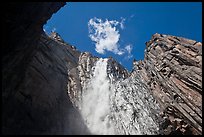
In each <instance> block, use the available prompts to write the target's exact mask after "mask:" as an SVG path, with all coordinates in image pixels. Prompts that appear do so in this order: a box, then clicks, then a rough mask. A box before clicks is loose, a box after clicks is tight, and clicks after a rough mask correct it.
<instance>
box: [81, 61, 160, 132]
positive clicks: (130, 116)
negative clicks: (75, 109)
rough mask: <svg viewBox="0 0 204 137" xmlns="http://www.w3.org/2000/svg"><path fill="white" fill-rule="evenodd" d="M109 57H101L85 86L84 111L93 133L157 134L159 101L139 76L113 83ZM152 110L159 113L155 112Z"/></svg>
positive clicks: (88, 125)
mask: <svg viewBox="0 0 204 137" xmlns="http://www.w3.org/2000/svg"><path fill="white" fill-rule="evenodd" d="M107 61H108V59H102V58H100V59H99V60H98V61H97V62H96V64H95V66H94V67H93V68H94V69H93V76H91V78H90V80H89V81H88V84H87V86H86V87H83V89H84V91H83V97H82V107H81V112H82V116H83V118H84V120H85V123H86V125H87V127H88V128H89V130H90V132H91V133H92V134H101V135H107V134H157V133H158V123H157V122H156V121H155V119H154V118H153V117H156V114H155V113H157V112H158V111H157V109H158V104H157V103H156V102H154V99H153V97H152V96H151V95H150V94H149V91H148V90H147V89H146V88H145V86H144V85H142V83H141V81H140V80H139V78H134V77H129V78H127V79H125V80H122V79H121V80H118V81H116V82H115V83H112V84H111V82H110V79H111V78H108V75H109V74H107ZM152 110H153V111H154V112H155V113H152Z"/></svg>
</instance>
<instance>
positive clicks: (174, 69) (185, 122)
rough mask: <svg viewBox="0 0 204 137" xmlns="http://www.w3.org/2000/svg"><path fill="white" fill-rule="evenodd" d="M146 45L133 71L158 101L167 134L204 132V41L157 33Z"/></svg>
mask: <svg viewBox="0 0 204 137" xmlns="http://www.w3.org/2000/svg"><path fill="white" fill-rule="evenodd" d="M146 46H147V47H146V51H145V59H144V61H135V62H134V63H133V64H134V70H133V72H134V73H137V74H138V75H139V76H140V77H141V78H142V79H143V81H144V82H145V83H146V85H148V88H149V89H150V91H151V92H152V93H153V95H154V97H155V98H156V100H157V101H158V102H159V104H160V106H161V108H162V112H161V116H162V117H163V120H164V123H163V126H162V127H161V128H163V129H164V131H163V132H164V134H201V132H202V43H200V42H196V41H194V40H190V39H185V38H181V37H175V36H170V35H160V34H154V35H153V36H152V39H151V40H150V41H149V42H147V43H146ZM134 73H132V74H133V75H134Z"/></svg>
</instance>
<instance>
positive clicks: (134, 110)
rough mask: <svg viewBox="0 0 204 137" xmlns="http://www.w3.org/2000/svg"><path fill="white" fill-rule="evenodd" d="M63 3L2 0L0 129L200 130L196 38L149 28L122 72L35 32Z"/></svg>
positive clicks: (116, 65) (38, 131) (109, 61)
mask: <svg viewBox="0 0 204 137" xmlns="http://www.w3.org/2000/svg"><path fill="white" fill-rule="evenodd" d="M64 4H65V3H56V2H55V3H47V2H45V3H21V4H17V3H7V4H6V5H5V7H6V10H5V14H4V16H3V18H4V23H5V26H6V27H5V34H6V35H5V36H6V37H5V39H4V41H3V42H4V44H3V54H2V74H3V77H2V133H3V134H202V126H201V125H202V43H200V42H196V41H194V40H190V39H185V38H181V37H176V36H170V35H162V34H154V35H153V36H152V38H151V40H150V41H149V42H147V43H146V50H145V59H144V60H143V61H136V60H135V61H134V62H133V70H132V71H131V72H128V71H127V70H126V69H125V68H124V67H123V66H122V65H121V64H119V63H118V62H117V61H116V60H114V59H113V58H105V59H102V58H99V57H95V56H92V55H91V53H88V52H84V53H81V52H80V51H78V50H77V49H76V47H74V46H72V45H69V44H67V43H66V42H65V41H64V40H63V39H62V38H61V37H60V35H59V34H57V33H56V32H53V33H52V34H51V35H50V36H48V35H46V34H45V33H44V32H43V31H42V26H43V24H44V23H45V22H46V20H48V19H49V18H50V17H51V15H52V14H53V13H55V12H56V11H57V10H59V8H60V7H62V6H63V5H64ZM11 9H12V10H11ZM25 13H26V14H25ZM6 32H7V33H6ZM76 46H77V45H76Z"/></svg>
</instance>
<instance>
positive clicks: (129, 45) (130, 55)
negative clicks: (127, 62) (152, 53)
mask: <svg viewBox="0 0 204 137" xmlns="http://www.w3.org/2000/svg"><path fill="white" fill-rule="evenodd" d="M125 49H126V50H127V52H128V56H127V58H128V59H130V58H132V57H133V55H132V53H131V52H132V45H131V44H128V45H126V46H125Z"/></svg>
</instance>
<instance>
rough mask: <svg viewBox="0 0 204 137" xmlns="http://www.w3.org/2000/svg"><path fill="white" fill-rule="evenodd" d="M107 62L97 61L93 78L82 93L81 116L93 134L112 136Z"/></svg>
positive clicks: (104, 60) (103, 60) (105, 60)
mask: <svg viewBox="0 0 204 137" xmlns="http://www.w3.org/2000/svg"><path fill="white" fill-rule="evenodd" d="M107 60H108V59H99V60H98V61H97V63H96V65H95V70H94V72H93V78H92V79H91V81H90V84H88V87H87V90H86V91H84V92H85V93H84V95H83V103H82V115H83V117H84V119H85V121H86V123H87V126H88V128H89V129H90V131H91V132H92V133H93V134H114V126H113V123H112V122H111V119H110V118H111V116H110V114H111V113H110V100H109V98H110V94H111V90H110V82H109V79H108V78H107Z"/></svg>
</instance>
